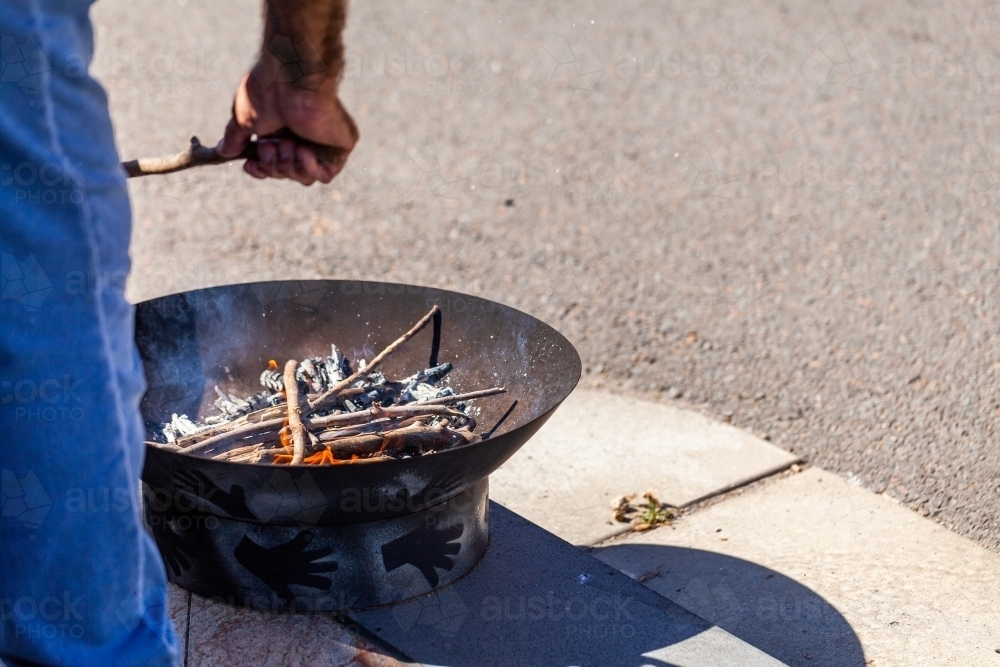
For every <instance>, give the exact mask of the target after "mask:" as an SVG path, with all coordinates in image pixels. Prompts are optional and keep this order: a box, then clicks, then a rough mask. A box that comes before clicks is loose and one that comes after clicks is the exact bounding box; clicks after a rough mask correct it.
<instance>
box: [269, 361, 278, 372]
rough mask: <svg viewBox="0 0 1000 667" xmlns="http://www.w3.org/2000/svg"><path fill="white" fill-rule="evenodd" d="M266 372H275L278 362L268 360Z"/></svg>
mask: <svg viewBox="0 0 1000 667" xmlns="http://www.w3.org/2000/svg"><path fill="white" fill-rule="evenodd" d="M267 370H269V371H276V370H278V362H277V361H275V360H274V359H269V360H268V362H267Z"/></svg>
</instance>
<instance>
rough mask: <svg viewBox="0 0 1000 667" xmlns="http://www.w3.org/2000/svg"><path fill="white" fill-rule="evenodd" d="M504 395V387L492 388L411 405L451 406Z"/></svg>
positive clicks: (505, 390)
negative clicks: (475, 399)
mask: <svg viewBox="0 0 1000 667" xmlns="http://www.w3.org/2000/svg"><path fill="white" fill-rule="evenodd" d="M505 393H507V389H506V388H505V387H493V388H492V389H480V390H479V391H470V392H468V393H465V394H454V395H452V396H442V397H441V398H431V399H428V400H426V401H417V402H416V403H414V404H413V405H453V404H454V403H464V402H465V401H471V400H472V399H474V398H484V397H486V396H496V395H497V394H505Z"/></svg>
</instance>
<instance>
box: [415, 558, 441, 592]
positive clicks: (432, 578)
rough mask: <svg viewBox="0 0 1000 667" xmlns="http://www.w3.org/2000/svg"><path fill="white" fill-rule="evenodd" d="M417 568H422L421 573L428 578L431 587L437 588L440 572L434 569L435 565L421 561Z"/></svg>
mask: <svg viewBox="0 0 1000 667" xmlns="http://www.w3.org/2000/svg"><path fill="white" fill-rule="evenodd" d="M417 569H418V570H420V573H421V574H423V575H424V578H425V579H427V583H428V584H430V585H431V588H437V585H438V573H437V572H435V571H434V567H433V566H432V565H428V564H427V563H421V564H419V565H417Z"/></svg>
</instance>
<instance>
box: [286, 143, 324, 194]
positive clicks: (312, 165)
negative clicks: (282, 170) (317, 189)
mask: <svg viewBox="0 0 1000 667" xmlns="http://www.w3.org/2000/svg"><path fill="white" fill-rule="evenodd" d="M292 178H294V179H295V180H296V181H298V182H299V183H302V184H303V185H312V184H313V183H315V182H316V179H317V178H319V161H318V160H317V159H316V154H315V153H313V151H312V149H311V148H309V147H307V146H296V147H295V172H294V174H293V175H292Z"/></svg>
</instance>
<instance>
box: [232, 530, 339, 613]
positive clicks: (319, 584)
mask: <svg viewBox="0 0 1000 667" xmlns="http://www.w3.org/2000/svg"><path fill="white" fill-rule="evenodd" d="M312 539H313V533H312V531H309V530H304V531H302V532H301V533H299V534H298V535H296V536H295V537H294V538H292V539H291V540H290V541H288V542H286V543H285V544H279V545H278V546H276V547H270V548H267V547H262V546H260V545H259V544H257V543H255V542H254V541H253V540H251V539H250V538H249V537H247V536H246V535H244V536H243V539H242V540H240V543H239V544H238V545H236V550H235V551H234V552H233V555H234V556H235V557H236V560H237V562H239V564H240V565H242V566H243V567H245V568H246V569H247V570H249V571H250V572H252V573H253V574H254V576H256V577H257V578H258V579H260V580H261V581H263V582H264V583H265V584H267V587H268V588H270V589H271V590H272V591H274V592H275V593H276V594H277V595H278V596H279V597H280V598H281V599H282V600H284V601H285V602H286V603H287V604H289V605H291V603H292V601H294V600H295V595H294V594H293V593H292V591H291V590H290V589H289V588H288V587H289V586H291V585H292V584H296V585H299V586H308V587H309V588H316V589H319V590H323V591H328V590H330V587H331V586H332V585H333V582H332V581H331V580H330V578H329V577H321V576H319V575H318V574H316V573H317V572H334V571H336V569H337V564H336V563H334V562H333V561H322V562H316V561H319V560H320V559H321V558H326V557H327V556H329V555H330V554H332V553H333V549H329V548H325V549H312V550H307V549H306V547H307V546H309V543H310V542H312Z"/></svg>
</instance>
